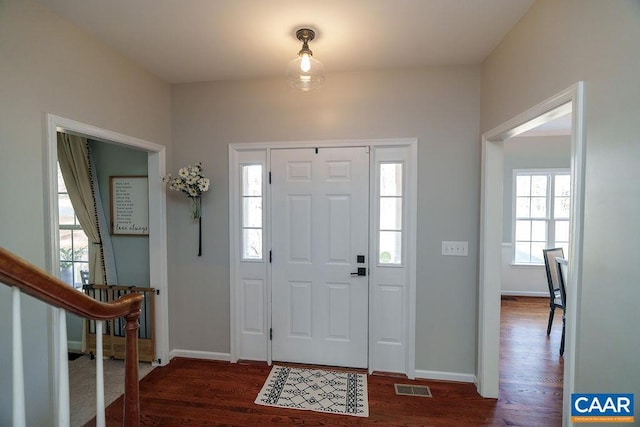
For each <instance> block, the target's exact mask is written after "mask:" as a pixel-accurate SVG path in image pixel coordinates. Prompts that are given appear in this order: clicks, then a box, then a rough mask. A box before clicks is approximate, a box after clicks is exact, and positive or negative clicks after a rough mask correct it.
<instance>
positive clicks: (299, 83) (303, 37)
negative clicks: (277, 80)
mask: <svg viewBox="0 0 640 427" xmlns="http://www.w3.org/2000/svg"><path fill="white" fill-rule="evenodd" d="M315 37H316V33H315V31H313V30H311V29H309V28H300V29H299V30H298V31H296V38H297V39H298V40H300V41H301V42H302V49H300V52H298V57H297V58H295V59H294V60H292V61H291V62H289V64H288V65H287V81H288V82H289V85H290V86H291V87H293V88H296V89H300V90H301V91H303V92H307V91H310V90H311V89H315V88H318V87H320V86H321V85H322V83H323V82H324V65H322V62H320V61H318V60H316V59H314V58H313V52H311V49H309V42H310V41H311V40H313V39H314V38H315Z"/></svg>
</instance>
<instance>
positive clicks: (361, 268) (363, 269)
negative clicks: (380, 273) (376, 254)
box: [351, 267, 367, 276]
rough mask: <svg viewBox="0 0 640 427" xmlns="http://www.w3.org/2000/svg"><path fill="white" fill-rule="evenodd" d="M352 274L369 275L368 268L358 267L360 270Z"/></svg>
mask: <svg viewBox="0 0 640 427" xmlns="http://www.w3.org/2000/svg"><path fill="white" fill-rule="evenodd" d="M351 275H352V276H366V275H367V269H366V268H364V267H358V271H356V272H355V273H351Z"/></svg>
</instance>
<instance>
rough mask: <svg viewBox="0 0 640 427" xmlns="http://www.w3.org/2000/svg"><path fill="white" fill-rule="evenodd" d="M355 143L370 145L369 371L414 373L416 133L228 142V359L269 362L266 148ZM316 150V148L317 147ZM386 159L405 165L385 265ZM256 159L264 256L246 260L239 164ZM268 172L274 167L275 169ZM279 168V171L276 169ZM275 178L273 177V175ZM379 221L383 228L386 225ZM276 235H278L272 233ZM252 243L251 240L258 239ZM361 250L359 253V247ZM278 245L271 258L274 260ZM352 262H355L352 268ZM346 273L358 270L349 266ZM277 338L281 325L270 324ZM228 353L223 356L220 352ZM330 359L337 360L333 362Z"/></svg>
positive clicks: (269, 238) (273, 270)
mask: <svg viewBox="0 0 640 427" xmlns="http://www.w3.org/2000/svg"><path fill="white" fill-rule="evenodd" d="M345 147H350V148H354V147H360V148H362V149H365V150H366V147H368V148H369V151H370V152H369V157H370V159H369V161H368V168H369V169H368V170H369V172H368V178H369V179H368V182H365V183H363V186H364V189H365V190H364V191H366V188H368V189H369V196H368V200H369V204H368V207H369V210H368V219H369V220H368V222H369V229H368V241H369V248H368V252H367V253H365V255H366V257H365V260H366V264H365V265H366V268H368V269H369V270H368V272H367V273H368V276H367V278H365V280H367V279H368V287H369V288H368V303H367V304H368V305H367V308H366V311H368V313H369V319H368V332H365V334H364V336H365V338H364V340H365V342H367V341H368V351H367V353H368V354H367V360H368V370H369V372H373V371H385V372H398V373H404V374H406V375H407V376H408V377H409V378H414V377H415V337H416V243H417V238H416V231H417V158H418V156H417V140H416V139H415V138H406V139H386V140H352V141H349V140H346V141H345V140H338V141H300V142H276V143H269V142H265V143H236V144H230V145H229V226H230V233H229V249H230V265H229V267H230V335H231V342H230V344H231V346H230V354H229V360H231V361H232V362H237V361H238V360H241V359H242V360H260V361H266V362H267V363H269V364H270V363H271V362H272V343H273V341H271V340H270V330H271V328H272V323H271V322H272V317H273V316H275V314H274V313H272V299H273V298H275V294H272V279H273V277H272V276H273V275H277V274H278V273H277V266H276V265H274V263H270V262H269V251H270V250H271V249H275V248H274V247H272V243H277V241H273V242H272V235H273V234H274V232H273V230H272V229H271V228H272V227H271V225H272V224H273V219H272V217H273V216H274V215H275V212H272V208H273V206H274V205H275V204H276V202H275V201H274V200H272V194H271V193H272V187H273V184H269V183H268V182H269V178H268V176H269V171H272V172H276V170H275V169H276V168H275V166H273V165H271V163H270V159H271V152H273V151H276V150H281V149H291V148H298V149H305V148H306V149H315V148H318V149H319V152H320V153H322V151H323V149H328V148H345ZM314 155H315V153H314ZM383 163H400V164H402V165H403V166H402V168H403V169H402V170H403V171H404V172H403V182H404V184H403V190H402V191H403V202H402V203H403V207H402V224H403V225H402V249H401V250H402V254H403V255H402V261H401V263H399V264H395V265H389V264H384V263H382V262H380V260H379V259H378V256H379V253H378V252H379V248H378V244H379V242H378V238H379V234H378V233H379V227H380V226H381V224H380V223H379V217H378V208H379V206H380V197H379V194H378V193H379V181H380V175H379V172H380V168H381V165H382V164H383ZM251 165H253V166H255V165H261V168H262V170H263V176H262V182H263V183H264V188H263V192H262V194H263V195H264V200H263V205H262V206H263V209H264V212H263V214H264V218H263V221H262V224H263V229H262V252H263V256H262V257H259V258H256V259H247V257H246V254H243V233H244V231H243V215H244V213H243V196H242V194H243V190H242V188H243V187H242V185H243V179H244V178H243V169H246V167H247V166H251ZM272 175H273V173H272ZM275 175H277V173H276V174H275ZM275 180H277V177H276V176H273V181H275ZM383 228H384V227H383ZM276 240H277V238H276ZM253 245H254V246H252V247H255V241H254V242H253ZM356 255H359V254H356ZM279 256H280V255H279V254H278V250H277V249H276V250H275V251H274V253H273V261H274V262H276V263H277V260H278V259H279ZM351 268H353V267H351ZM348 271H349V273H351V272H355V271H356V270H355V268H354V269H348ZM273 335H274V339H277V337H278V327H277V326H276V327H275V328H274V330H273ZM225 360H227V359H225ZM329 363H332V364H336V362H334V361H331V362H329Z"/></svg>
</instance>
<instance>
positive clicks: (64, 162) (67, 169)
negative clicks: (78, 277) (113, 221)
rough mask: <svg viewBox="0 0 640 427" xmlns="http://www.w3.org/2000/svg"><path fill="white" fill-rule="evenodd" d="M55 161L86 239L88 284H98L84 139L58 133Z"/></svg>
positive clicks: (100, 269) (100, 270)
mask: <svg viewBox="0 0 640 427" xmlns="http://www.w3.org/2000/svg"><path fill="white" fill-rule="evenodd" d="M58 163H59V164H60V170H61V171H62V177H63V178H64V183H65V185H66V186H67V192H68V193H69V199H70V200H71V205H72V206H73V210H74V211H75V213H76V216H77V217H78V221H79V222H80V226H81V227H82V230H83V231H84V232H85V234H86V235H87V237H88V239H89V283H91V284H94V285H102V284H104V277H105V271H104V266H103V265H102V259H103V258H102V246H101V245H100V232H99V231H98V226H97V224H96V210H95V205H94V199H93V192H92V191H91V178H90V175H89V160H88V154H87V139H86V138H83V137H80V136H76V135H68V134H66V133H60V132H58Z"/></svg>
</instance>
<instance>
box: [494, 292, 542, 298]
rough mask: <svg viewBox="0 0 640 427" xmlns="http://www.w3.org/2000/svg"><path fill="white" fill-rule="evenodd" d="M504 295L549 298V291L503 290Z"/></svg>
mask: <svg viewBox="0 0 640 427" xmlns="http://www.w3.org/2000/svg"><path fill="white" fill-rule="evenodd" d="M500 293H501V294H502V295H504V296H510V297H545V298H549V292H531V291H501V292H500Z"/></svg>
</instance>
